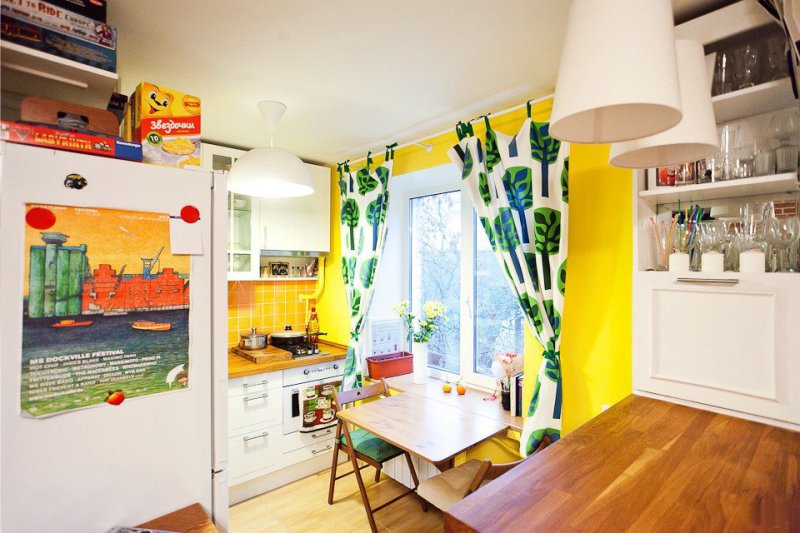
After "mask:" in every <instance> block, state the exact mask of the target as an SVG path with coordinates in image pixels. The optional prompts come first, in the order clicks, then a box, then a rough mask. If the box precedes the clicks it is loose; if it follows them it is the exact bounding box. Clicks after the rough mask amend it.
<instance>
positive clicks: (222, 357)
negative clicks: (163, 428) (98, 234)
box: [211, 172, 228, 533]
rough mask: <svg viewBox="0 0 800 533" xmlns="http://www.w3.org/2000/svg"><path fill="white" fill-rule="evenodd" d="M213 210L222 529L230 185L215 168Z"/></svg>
mask: <svg viewBox="0 0 800 533" xmlns="http://www.w3.org/2000/svg"><path fill="white" fill-rule="evenodd" d="M213 180H214V194H213V199H212V201H213V202H214V208H213V210H212V212H213V217H214V223H213V235H212V246H211V261H212V272H213V283H212V285H213V290H212V301H213V313H214V316H213V321H214V324H225V327H222V328H219V327H215V328H214V331H213V335H212V342H213V351H214V362H213V365H212V369H211V372H212V379H213V380H214V387H213V390H212V395H213V397H212V402H213V407H212V409H213V426H214V427H213V431H214V450H213V451H214V457H213V461H214V465H213V466H214V488H213V494H212V513H213V516H212V517H213V519H214V524H215V525H216V526H217V529H219V530H220V532H222V533H225V532H227V531H228V328H227V324H228V280H227V269H228V265H227V243H228V235H227V229H228V216H227V215H228V188H227V174H223V173H222V172H215V173H214V176H213Z"/></svg>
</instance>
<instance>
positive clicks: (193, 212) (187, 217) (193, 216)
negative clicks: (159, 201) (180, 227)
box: [181, 205, 200, 224]
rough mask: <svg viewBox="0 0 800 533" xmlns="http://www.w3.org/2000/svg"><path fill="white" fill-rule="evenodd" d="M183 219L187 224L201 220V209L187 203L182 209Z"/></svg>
mask: <svg viewBox="0 0 800 533" xmlns="http://www.w3.org/2000/svg"><path fill="white" fill-rule="evenodd" d="M181 219H183V221H184V222H186V223H187V224H194V223H195V222H197V221H198V220H200V211H199V210H198V209H197V208H196V207H195V206H193V205H185V206H183V209H181Z"/></svg>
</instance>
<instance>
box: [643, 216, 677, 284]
mask: <svg viewBox="0 0 800 533" xmlns="http://www.w3.org/2000/svg"><path fill="white" fill-rule="evenodd" d="M671 224H672V221H662V222H659V223H656V222H655V221H654V220H653V219H652V218H651V219H650V226H649V231H650V236H651V237H652V239H653V240H652V244H653V258H654V261H653V266H654V270H658V271H664V270H667V260H668V258H669V252H670V246H669V242H668V241H669V233H670V226H671Z"/></svg>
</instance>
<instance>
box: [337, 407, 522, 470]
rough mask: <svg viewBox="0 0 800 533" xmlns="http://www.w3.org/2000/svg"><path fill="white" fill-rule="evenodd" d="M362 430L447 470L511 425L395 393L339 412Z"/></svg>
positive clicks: (341, 416)
mask: <svg viewBox="0 0 800 533" xmlns="http://www.w3.org/2000/svg"><path fill="white" fill-rule="evenodd" d="M338 416H339V418H341V419H342V420H344V421H345V422H349V423H351V424H353V425H354V426H358V427H360V428H363V429H365V430H367V431H369V432H370V433H372V434H373V435H377V436H378V437H380V438H382V439H384V440H386V441H388V442H390V443H392V444H394V445H395V446H397V447H398V448H400V449H401V450H404V451H407V452H409V453H411V454H412V455H416V456H418V457H421V458H422V459H424V460H426V461H429V462H431V463H433V464H434V465H436V467H437V468H439V469H440V470H446V469H448V468H450V467H452V465H453V459H454V457H455V456H456V455H458V454H460V453H461V452H463V451H464V450H466V449H467V448H470V447H472V446H474V445H475V444H478V443H479V442H482V441H484V440H486V439H488V438H490V437H493V436H495V435H497V434H498V433H501V432H504V431H505V430H506V429H508V424H505V423H502V422H500V421H497V420H493V419H491V418H488V417H485V416H481V415H478V414H475V413H471V412H469V411H466V410H464V409H459V408H457V407H454V406H452V405H449V404H447V403H445V402H442V401H439V400H435V399H432V398H428V397H425V396H419V395H415V394H405V393H404V394H395V395H393V396H389V397H387V398H381V399H379V400H375V401H371V402H365V403H362V404H359V405H356V406H354V407H350V408H347V409H343V410H341V411H339V412H338Z"/></svg>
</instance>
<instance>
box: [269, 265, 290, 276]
mask: <svg viewBox="0 0 800 533" xmlns="http://www.w3.org/2000/svg"><path fill="white" fill-rule="evenodd" d="M269 275H270V277H273V278H288V277H289V263H284V262H274V263H270V264H269Z"/></svg>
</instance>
